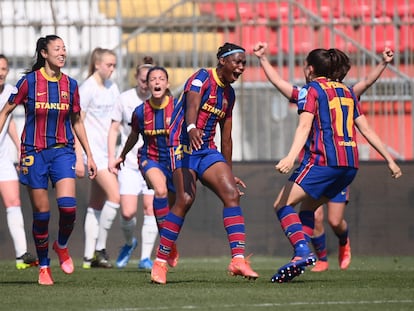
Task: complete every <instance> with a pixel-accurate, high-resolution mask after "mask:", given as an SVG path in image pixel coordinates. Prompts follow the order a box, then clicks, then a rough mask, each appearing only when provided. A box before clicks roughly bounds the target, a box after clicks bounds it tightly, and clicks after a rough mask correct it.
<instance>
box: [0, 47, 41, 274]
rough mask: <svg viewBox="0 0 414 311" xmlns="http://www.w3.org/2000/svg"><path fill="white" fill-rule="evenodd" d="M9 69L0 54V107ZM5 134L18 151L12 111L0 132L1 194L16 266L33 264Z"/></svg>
mask: <svg viewBox="0 0 414 311" xmlns="http://www.w3.org/2000/svg"><path fill="white" fill-rule="evenodd" d="M8 73H9V61H8V59H7V57H6V56H4V55H3V54H0V109H1V108H3V106H4V105H5V104H6V102H7V100H8V99H9V96H10V95H11V93H12V90H13V86H12V85H11V84H7V83H6V77H7V74H8ZM7 134H8V135H9V136H10V138H11V140H12V141H13V143H14V144H15V146H16V149H17V150H18V152H20V141H19V137H18V134H17V130H16V124H15V123H14V120H13V118H12V116H11V115H10V116H9V117H8V118H7V121H6V124H5V125H4V129H3V130H2V131H1V133H0V195H1V197H2V200H3V204H4V207H5V208H6V214H7V225H8V227H9V231H10V235H11V237H12V240H13V244H14V250H15V253H16V268H17V269H26V268H28V267H32V266H36V265H37V264H38V260H37V258H36V257H35V256H33V255H32V254H30V253H29V252H28V251H27V240H26V232H25V230H24V221H23V214H22V208H21V203H20V188H19V180H18V177H17V172H16V169H15V167H14V164H13V160H12V159H11V158H10V155H9V151H8V148H7V144H8V142H7V140H6V138H7Z"/></svg>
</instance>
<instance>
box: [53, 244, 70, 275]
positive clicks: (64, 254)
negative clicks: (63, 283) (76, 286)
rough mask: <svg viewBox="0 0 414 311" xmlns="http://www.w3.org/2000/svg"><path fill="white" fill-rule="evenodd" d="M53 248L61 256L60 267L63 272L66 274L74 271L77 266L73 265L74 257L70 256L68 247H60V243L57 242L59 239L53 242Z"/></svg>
mask: <svg viewBox="0 0 414 311" xmlns="http://www.w3.org/2000/svg"><path fill="white" fill-rule="evenodd" d="M53 250H54V251H55V252H56V254H57V255H58V257H59V263H60V268H61V269H62V271H63V272H65V273H66V274H71V273H73V270H75V267H74V265H73V261H72V258H71V257H70V256H69V251H68V248H67V247H65V248H59V245H58V244H57V241H55V242H54V243H53Z"/></svg>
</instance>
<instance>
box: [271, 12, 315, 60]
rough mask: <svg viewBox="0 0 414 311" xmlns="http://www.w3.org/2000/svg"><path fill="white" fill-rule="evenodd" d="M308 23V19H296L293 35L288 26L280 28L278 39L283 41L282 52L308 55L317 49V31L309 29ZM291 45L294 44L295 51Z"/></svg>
mask: <svg viewBox="0 0 414 311" xmlns="http://www.w3.org/2000/svg"><path fill="white" fill-rule="evenodd" d="M307 21H308V20H307V19H296V20H295V25H294V26H293V28H292V30H293V31H292V33H290V31H289V27H288V26H284V27H280V28H279V31H280V34H278V35H279V36H280V37H278V38H279V39H280V40H281V44H282V50H283V51H284V52H285V53H294V54H307V53H309V52H310V51H311V50H313V49H314V48H316V47H317V46H316V33H315V30H314V29H313V28H312V27H309V25H308V23H307ZM291 36H292V37H291ZM290 43H292V47H293V51H292V50H291V48H290Z"/></svg>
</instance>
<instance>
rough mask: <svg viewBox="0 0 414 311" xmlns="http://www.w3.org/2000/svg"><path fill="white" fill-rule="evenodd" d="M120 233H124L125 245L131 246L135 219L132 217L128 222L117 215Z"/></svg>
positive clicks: (135, 223)
mask: <svg viewBox="0 0 414 311" xmlns="http://www.w3.org/2000/svg"><path fill="white" fill-rule="evenodd" d="M119 216H120V217H119V218H120V222H121V228H122V232H123V233H124V238H125V243H126V244H128V245H132V239H133V237H134V230H135V227H136V225H137V218H136V217H132V218H131V219H130V220H126V219H125V218H124V217H122V215H119Z"/></svg>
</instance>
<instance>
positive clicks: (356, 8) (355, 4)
mask: <svg viewBox="0 0 414 311" xmlns="http://www.w3.org/2000/svg"><path fill="white" fill-rule="evenodd" d="M343 14H344V15H345V16H347V17H350V18H364V17H371V16H372V15H373V16H374V17H379V16H380V15H381V8H380V5H379V4H378V3H377V1H375V0H345V1H344V2H343Z"/></svg>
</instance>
